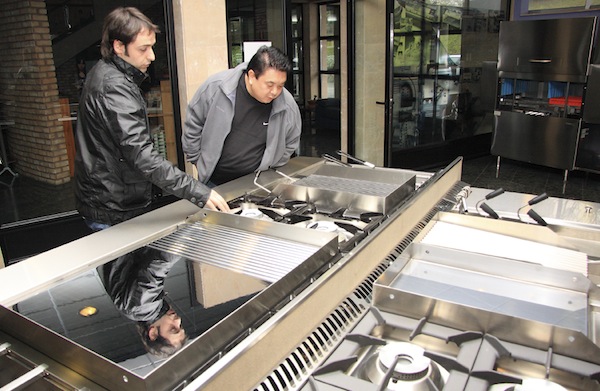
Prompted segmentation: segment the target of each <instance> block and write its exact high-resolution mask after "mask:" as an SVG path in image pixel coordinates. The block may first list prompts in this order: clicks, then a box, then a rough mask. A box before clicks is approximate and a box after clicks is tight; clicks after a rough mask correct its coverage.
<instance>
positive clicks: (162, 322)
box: [149, 309, 186, 347]
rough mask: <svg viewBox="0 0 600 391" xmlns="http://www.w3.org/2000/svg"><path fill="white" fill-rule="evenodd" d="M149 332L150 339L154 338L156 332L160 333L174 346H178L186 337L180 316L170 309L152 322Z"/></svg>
mask: <svg viewBox="0 0 600 391" xmlns="http://www.w3.org/2000/svg"><path fill="white" fill-rule="evenodd" d="M149 333H150V334H149V335H150V339H151V340H155V339H156V338H157V337H158V335H157V334H160V336H161V337H163V338H164V339H166V340H167V341H169V343H170V344H171V345H172V346H175V347H180V346H181V345H182V344H183V341H185V338H186V334H185V330H184V329H183V327H181V318H180V317H179V315H177V313H176V312H175V311H173V310H172V309H170V310H169V311H168V312H167V313H166V314H165V315H163V316H162V317H161V318H160V319H158V320H157V321H156V322H154V323H152V326H151V327H150V332H149Z"/></svg>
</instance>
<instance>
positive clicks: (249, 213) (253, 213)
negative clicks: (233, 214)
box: [239, 208, 273, 220]
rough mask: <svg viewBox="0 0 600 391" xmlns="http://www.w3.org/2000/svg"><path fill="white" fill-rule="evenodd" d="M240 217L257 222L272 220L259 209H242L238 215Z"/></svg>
mask: <svg viewBox="0 0 600 391" xmlns="http://www.w3.org/2000/svg"><path fill="white" fill-rule="evenodd" d="M239 215H240V216H244V217H250V218H251V219H257V220H273V219H271V218H270V217H268V216H266V215H265V213H263V212H262V211H261V210H260V209H259V208H246V209H242V210H241V211H240V213H239Z"/></svg>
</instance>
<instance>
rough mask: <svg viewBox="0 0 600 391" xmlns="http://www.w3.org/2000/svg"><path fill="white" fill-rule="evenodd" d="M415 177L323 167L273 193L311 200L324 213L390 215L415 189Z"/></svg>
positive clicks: (354, 168)
mask: <svg viewBox="0 0 600 391" xmlns="http://www.w3.org/2000/svg"><path fill="white" fill-rule="evenodd" d="M415 182H416V179H415V175H412V174H410V173H406V172H401V171H396V172H390V171H378V170H374V169H370V168H362V167H341V166H335V165H324V166H322V167H320V168H319V169H318V170H317V171H316V172H314V173H312V174H310V175H308V176H306V177H304V178H300V179H298V180H296V181H294V182H292V183H287V184H279V185H277V186H276V187H275V189H274V190H273V193H274V194H277V195H281V197H282V198H284V199H292V200H301V201H309V202H312V203H314V204H315V206H316V207H317V208H319V209H322V210H327V211H335V210H337V209H339V208H348V209H349V210H351V211H358V212H377V213H388V212H390V211H391V210H392V209H393V208H394V207H395V206H397V205H398V204H399V202H400V201H401V200H402V199H404V198H406V196H407V195H408V194H410V193H412V192H413V191H414V189H415Z"/></svg>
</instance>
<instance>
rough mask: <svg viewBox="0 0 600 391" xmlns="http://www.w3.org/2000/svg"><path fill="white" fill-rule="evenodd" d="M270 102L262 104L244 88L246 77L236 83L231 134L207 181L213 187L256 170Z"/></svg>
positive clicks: (262, 152) (265, 142)
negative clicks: (212, 184)
mask: <svg viewBox="0 0 600 391" xmlns="http://www.w3.org/2000/svg"><path fill="white" fill-rule="evenodd" d="M271 106H272V104H271V103H267V104H265V103H261V102H259V101H257V100H256V99H254V98H253V97H252V96H251V95H250V94H249V93H248V90H247V89H246V83H245V74H244V75H242V77H241V78H240V81H239V83H238V87H237V92H236V98H235V114H234V116H233V121H232V123H231V132H229V135H227V138H226V139H225V144H224V145H223V152H222V153H221V158H220V159H219V162H218V163H217V167H216V168H215V171H214V172H213V174H212V176H211V178H210V181H211V182H212V183H214V184H215V185H220V184H222V183H225V182H228V181H231V180H233V179H236V178H239V177H241V176H243V175H246V174H249V173H251V172H253V171H254V170H256V169H257V168H258V166H259V165H260V162H261V160H262V157H263V154H264V152H265V148H266V145H267V126H268V125H269V116H270V115H271Z"/></svg>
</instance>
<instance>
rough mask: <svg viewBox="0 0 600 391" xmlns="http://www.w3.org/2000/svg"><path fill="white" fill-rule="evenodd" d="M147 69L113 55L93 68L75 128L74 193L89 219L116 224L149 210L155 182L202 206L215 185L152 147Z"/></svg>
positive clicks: (87, 81) (79, 205) (81, 211)
mask: <svg viewBox="0 0 600 391" xmlns="http://www.w3.org/2000/svg"><path fill="white" fill-rule="evenodd" d="M146 76H147V75H146V74H145V73H143V72H141V71H140V70H138V69H137V68H135V67H133V66H132V65H130V64H129V63H127V62H125V61H124V60H123V59H121V58H120V57H117V56H114V57H113V58H112V59H111V60H109V61H107V60H100V61H99V62H98V63H97V64H96V65H95V66H94V68H93V69H92V70H91V71H90V72H89V73H88V75H87V79H86V82H85V86H84V88H83V91H82V95H81V100H80V104H79V112H78V115H77V129H76V133H75V136H76V137H75V140H76V150H77V155H76V158H75V181H76V189H75V195H76V198H77V209H78V210H79V213H80V214H81V215H82V216H83V217H85V218H86V219H89V220H92V221H95V222H98V223H104V224H109V225H114V224H117V223H120V222H122V221H124V220H128V219H130V218H132V217H134V216H136V215H139V214H142V213H144V212H145V211H147V207H148V206H149V205H150V203H151V201H152V184H154V185H156V186H158V187H159V188H161V189H163V190H164V191H166V192H169V193H171V194H174V195H176V196H177V197H179V198H184V199H187V200H189V201H190V202H192V203H194V204H196V205H198V206H199V207H203V206H204V204H205V203H206V201H207V200H208V196H209V194H210V189H209V188H208V187H207V186H205V185H204V184H202V183H200V182H198V181H196V180H194V179H193V178H192V177H191V176H189V175H187V174H186V173H184V172H183V171H181V170H179V169H178V168H177V167H175V166H174V165H173V164H172V163H171V162H169V161H168V160H166V159H165V158H163V157H162V156H161V155H160V154H159V153H158V152H156V150H155V149H154V148H153V144H152V139H151V135H150V129H149V123H148V115H147V110H146V103H145V101H144V97H143V95H142V91H141V90H140V88H139V86H140V84H141V83H142V81H144V79H145V78H146Z"/></svg>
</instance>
